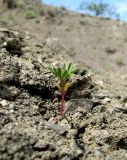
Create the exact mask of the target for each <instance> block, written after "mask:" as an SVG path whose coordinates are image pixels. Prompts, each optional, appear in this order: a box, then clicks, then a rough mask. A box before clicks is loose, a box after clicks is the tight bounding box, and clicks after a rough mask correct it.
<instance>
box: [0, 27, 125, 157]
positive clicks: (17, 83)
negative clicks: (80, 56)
mask: <svg viewBox="0 0 127 160" xmlns="http://www.w3.org/2000/svg"><path fill="white" fill-rule="evenodd" d="M0 35H1V43H0V54H1V56H0V60H1V65H0V129H1V130H0V139H1V143H0V159H2V160H11V159H14V160H21V159H25V160H32V159H33V160H39V159H40V160H41V159H44V160H46V159H48V160H49V159H52V160H53V159H62V160H69V159H81V160H84V159H86V160H94V159H97V160H103V159H104V160H105V159H106V160H112V159H114V160H119V159H122V160H126V159H127V152H126V150H127V104H126V102H127V99H126V97H124V96H122V95H119V94H116V93H114V92H111V91H110V89H109V88H111V87H109V86H110V84H109V83H108V82H104V81H102V79H101V78H100V77H99V75H96V74H94V73H92V71H91V70H90V69H89V68H88V67H87V66H86V65H85V64H84V63H81V62H78V63H77V62H74V61H72V60H71V58H70V57H69V56H67V55H66V50H64V49H63V48H62V46H60V44H58V43H57V42H56V40H54V39H46V40H45V42H44V43H43V44H42V45H40V44H39V43H37V41H36V42H32V41H31V40H30V39H29V38H28V37H27V36H26V35H25V33H19V32H17V31H11V30H8V29H3V30H2V29H1V32H0ZM33 41H34V40H33ZM61 48H62V50H64V51H65V55H64V56H61V54H60V53H59V50H61ZM63 61H65V62H67V61H71V62H73V63H75V65H76V66H77V72H76V74H75V76H74V77H73V78H72V79H71V83H72V85H71V87H70V88H69V90H68V93H67V95H66V99H65V115H64V117H61V116H60V115H59V113H58V107H59V100H60V96H59V95H57V97H58V102H56V103H54V104H53V103H52V101H53V97H54V93H55V91H56V90H57V88H56V84H57V83H58V80H57V79H56V78H55V77H54V76H53V75H52V74H51V73H50V72H49V70H48V66H49V65H51V64H56V65H58V64H60V63H61V62H63Z"/></svg>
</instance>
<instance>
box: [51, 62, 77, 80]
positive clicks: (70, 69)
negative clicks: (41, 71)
mask: <svg viewBox="0 0 127 160" xmlns="http://www.w3.org/2000/svg"><path fill="white" fill-rule="evenodd" d="M49 70H50V71H51V72H52V73H53V74H54V75H56V76H57V77H58V78H59V79H60V80H66V79H68V78H69V77H70V76H71V75H73V74H74V72H75V71H76V69H75V66H74V65H73V64H72V63H68V64H64V65H63V66H62V67H49Z"/></svg>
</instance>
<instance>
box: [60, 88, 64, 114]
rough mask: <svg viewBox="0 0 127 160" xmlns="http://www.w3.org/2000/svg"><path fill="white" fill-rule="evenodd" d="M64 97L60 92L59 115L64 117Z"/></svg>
mask: <svg viewBox="0 0 127 160" xmlns="http://www.w3.org/2000/svg"><path fill="white" fill-rule="evenodd" d="M64 97H65V92H64V91H62V92H61V106H60V114H61V116H63V115H64Z"/></svg>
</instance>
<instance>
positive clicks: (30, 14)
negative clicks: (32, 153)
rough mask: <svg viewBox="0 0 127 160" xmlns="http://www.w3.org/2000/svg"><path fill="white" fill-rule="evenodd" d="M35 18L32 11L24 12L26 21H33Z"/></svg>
mask: <svg viewBox="0 0 127 160" xmlns="http://www.w3.org/2000/svg"><path fill="white" fill-rule="evenodd" d="M34 18H36V13H35V12H34V11H32V10H28V11H27V12H26V19H34Z"/></svg>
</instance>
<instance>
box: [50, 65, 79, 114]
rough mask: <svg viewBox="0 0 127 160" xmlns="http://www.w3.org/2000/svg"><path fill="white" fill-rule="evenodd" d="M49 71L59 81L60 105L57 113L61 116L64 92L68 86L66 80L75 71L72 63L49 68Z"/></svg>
mask: <svg viewBox="0 0 127 160" xmlns="http://www.w3.org/2000/svg"><path fill="white" fill-rule="evenodd" d="M49 70H50V71H51V72H52V73H53V74H54V75H55V76H57V77H58V79H59V85H58V89H59V91H60V94H61V105H60V108H59V111H60V115H61V116H63V115H64V98H65V94H66V91H67V90H68V87H69V86H70V83H69V82H68V79H69V78H70V77H71V76H72V75H73V74H74V72H75V71H76V69H75V67H74V65H73V64H72V63H69V64H64V65H63V66H62V67H49Z"/></svg>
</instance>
